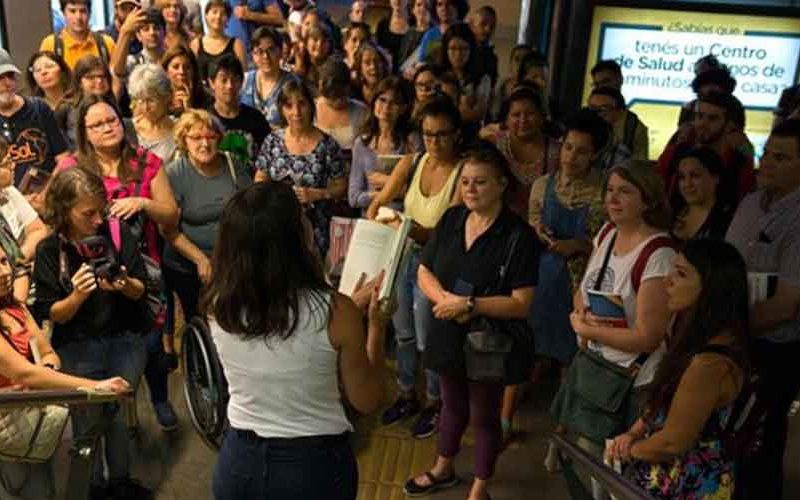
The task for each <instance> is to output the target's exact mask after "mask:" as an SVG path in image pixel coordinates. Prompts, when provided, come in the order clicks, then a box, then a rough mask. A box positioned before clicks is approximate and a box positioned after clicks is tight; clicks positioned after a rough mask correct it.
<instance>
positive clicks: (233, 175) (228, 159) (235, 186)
mask: <svg viewBox="0 0 800 500" xmlns="http://www.w3.org/2000/svg"><path fill="white" fill-rule="evenodd" d="M223 154H224V155H225V161H226V162H227V163H228V172H230V174H231V179H233V190H234V191H237V190H238V189H239V183H238V180H237V178H236V169H234V168H233V160H231V154H230V153H229V152H227V151H225V152H223Z"/></svg>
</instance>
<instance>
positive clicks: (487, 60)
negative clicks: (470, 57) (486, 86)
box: [475, 44, 497, 88]
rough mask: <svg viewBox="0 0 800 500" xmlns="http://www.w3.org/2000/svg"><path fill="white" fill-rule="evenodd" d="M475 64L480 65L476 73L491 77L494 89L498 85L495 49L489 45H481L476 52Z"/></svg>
mask: <svg viewBox="0 0 800 500" xmlns="http://www.w3.org/2000/svg"><path fill="white" fill-rule="evenodd" d="M475 62H476V63H477V65H478V69H477V70H476V73H477V74H479V75H481V76H483V75H489V78H491V79H492V88H494V87H495V85H497V54H495V53H494V47H493V46H491V45H488V44H481V45H478V47H477V48H476V50H475Z"/></svg>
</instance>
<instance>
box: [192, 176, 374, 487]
mask: <svg viewBox="0 0 800 500" xmlns="http://www.w3.org/2000/svg"><path fill="white" fill-rule="evenodd" d="M314 245H315V243H314V239H313V236H312V233H311V227H310V224H309V223H308V221H307V220H306V219H305V216H304V210H303V207H302V205H301V204H300V203H299V202H298V200H297V197H296V196H295V194H294V191H293V190H292V188H290V187H289V186H287V185H285V184H282V183H258V184H255V185H253V186H251V187H249V188H247V189H245V190H243V191H240V192H239V193H237V194H236V195H234V197H233V198H232V199H231V200H230V201H229V202H228V204H227V206H226V208H225V211H224V212H223V215H222V219H221V223H220V232H219V239H218V244H217V246H216V248H215V249H214V257H213V267H214V269H215V273H214V275H213V277H212V280H211V282H210V283H209V286H208V289H207V291H206V293H205V294H204V300H203V304H204V309H205V311H206V312H207V313H208V315H209V316H210V321H211V334H212V336H213V339H214V343H215V344H216V346H217V350H218V352H219V356H220V360H221V362H222V366H223V369H224V371H225V377H226V379H227V381H228V387H229V390H230V401H229V402H228V419H229V421H230V424H231V429H230V431H229V432H228V433H227V434H226V436H225V440H224V441H223V444H222V449H221V450H220V454H219V458H218V460H217V464H216V466H215V468H214V476H213V486H212V489H213V493H214V498H215V499H216V500H240V499H245V498H247V499H252V500H257V499H264V500H266V499H269V500H297V499H303V500H354V499H355V498H356V492H357V487H358V470H357V466H356V461H355V457H354V455H353V450H352V448H351V446H350V444H349V442H348V435H349V433H350V432H352V430H353V427H352V426H351V424H350V422H348V420H347V417H346V415H345V411H344V407H343V405H342V398H343V397H344V398H345V399H346V400H347V401H349V402H350V404H352V405H353V406H354V407H355V408H356V409H357V410H359V411H361V412H364V413H369V412H372V411H375V410H376V409H377V407H378V404H379V403H380V400H381V395H382V392H383V382H382V376H381V374H382V372H383V370H384V368H383V365H384V354H383V344H384V337H383V335H384V329H383V324H384V319H383V316H382V313H381V312H380V309H379V308H380V305H379V304H378V300H377V287H376V288H374V289H373V292H372V299H371V303H370V306H369V322H368V325H369V326H368V329H367V333H366V335H365V332H364V323H363V317H362V313H361V312H360V311H359V309H358V308H357V307H356V306H355V305H354V304H353V302H352V301H351V300H350V299H348V298H347V297H345V296H343V295H341V294H339V293H337V292H336V291H335V290H333V289H332V288H331V287H330V285H329V284H328V283H327V281H326V279H325V275H324V273H323V270H322V262H321V260H319V259H318V258H317V256H316V250H315V249H314ZM340 387H341V388H342V389H343V390H344V394H341V393H340Z"/></svg>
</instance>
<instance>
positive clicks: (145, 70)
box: [128, 64, 172, 101]
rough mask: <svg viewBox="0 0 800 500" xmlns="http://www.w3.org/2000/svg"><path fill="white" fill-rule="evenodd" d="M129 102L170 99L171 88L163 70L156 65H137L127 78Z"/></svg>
mask: <svg viewBox="0 0 800 500" xmlns="http://www.w3.org/2000/svg"><path fill="white" fill-rule="evenodd" d="M128 94H129V95H130V96H131V100H134V101H135V100H137V99H146V98H148V97H170V96H171V95H172V87H171V85H170V82H169V78H168V77H167V72H166V71H164V68H162V67H161V66H159V65H157V64H139V65H138V66H136V68H134V70H133V71H132V72H131V74H130V76H129V78H128Z"/></svg>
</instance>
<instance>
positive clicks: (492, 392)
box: [404, 142, 541, 500]
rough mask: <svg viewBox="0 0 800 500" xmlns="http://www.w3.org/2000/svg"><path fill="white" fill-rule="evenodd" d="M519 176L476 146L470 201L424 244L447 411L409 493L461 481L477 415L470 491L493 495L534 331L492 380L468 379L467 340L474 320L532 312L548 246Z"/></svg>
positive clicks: (431, 361)
mask: <svg viewBox="0 0 800 500" xmlns="http://www.w3.org/2000/svg"><path fill="white" fill-rule="evenodd" d="M513 182H514V179H513V174H511V171H510V168H509V166H508V162H507V161H506V159H505V158H504V157H503V155H502V154H501V153H500V152H499V151H498V150H497V149H496V148H495V147H494V146H492V145H491V144H489V143H486V142H483V143H479V144H478V145H476V146H475V149H473V150H470V151H469V152H467V154H466V156H465V159H464V166H463V169H462V171H461V178H460V180H459V189H460V191H461V198H462V199H463V200H464V205H463V206H456V207H453V208H450V209H449V210H448V211H447V212H445V214H444V215H443V216H442V218H441V219H440V220H439V223H438V224H437V225H436V229H435V230H434V232H433V235H432V236H431V238H430V240H428V244H427V245H426V246H425V249H424V250H423V252H422V261H421V263H420V265H419V271H418V280H419V287H420V288H421V289H422V292H423V293H424V294H425V296H426V297H428V299H429V300H430V301H431V302H432V303H433V304H434V306H433V313H434V315H435V316H436V320H437V321H435V322H434V324H433V325H432V328H431V332H430V334H429V336H428V339H427V346H426V349H425V353H424V359H425V366H426V368H428V369H432V370H435V371H436V372H437V373H438V374H439V377H440V383H441V390H442V409H441V419H440V422H439V442H438V455H437V458H436V461H435V463H434V465H433V467H432V468H431V469H430V470H429V471H427V472H425V473H423V474H421V475H419V476H416V477H414V478H412V479H409V480H408V481H407V482H406V484H405V488H404V491H405V493H406V494H407V495H409V496H422V495H425V494H428V493H432V492H434V491H437V490H440V489H445V488H448V487H451V486H454V485H455V484H457V483H458V477H457V476H456V473H455V467H454V463H453V462H454V460H455V457H456V456H457V455H458V453H459V451H460V448H461V438H462V436H463V434H464V431H465V430H466V428H467V425H468V424H469V423H470V421H471V422H472V425H473V426H474V429H475V440H476V443H475V468H474V472H475V480H474V482H473V483H472V488H471V490H470V493H469V495H468V497H467V498H468V499H469V500H486V499H488V498H490V497H489V494H488V492H487V481H488V480H489V479H490V478H491V477H492V475H493V474H494V466H495V462H496V460H497V456H498V455H499V453H500V450H501V448H502V431H501V423H500V412H499V411H498V410H499V407H500V404H501V401H502V399H503V391H504V384H518V383H520V382H522V381H523V380H525V379H527V378H528V376H529V369H530V365H531V362H532V358H533V349H532V347H533V345H532V340H533V339H532V338H528V339H524V338H522V337H518V338H515V339H514V345H513V349H512V353H511V354H510V355H509V357H508V358H506V359H505V367H506V370H505V376H504V377H503V379H501V380H497V381H492V382H489V381H475V380H471V379H470V378H469V377H468V369H467V364H468V363H467V360H466V356H465V354H464V352H465V347H464V345H465V341H466V338H467V333H468V332H469V331H470V330H469V325H470V320H471V319H473V318H476V317H488V318H492V319H496V320H510V319H525V318H527V316H528V311H529V310H530V305H531V301H532V300H533V294H534V287H535V286H536V283H537V274H538V266H539V263H538V261H539V253H540V251H541V244H540V243H539V242H538V241H537V239H536V236H535V234H534V232H533V230H532V229H531V227H530V226H529V225H528V223H527V222H526V221H525V220H524V219H523V218H521V217H519V216H518V215H516V214H514V213H513V212H512V211H511V210H510V209H509V207H508V205H507V203H506V194H507V193H508V189H509V186H510V185H511V184H513ZM501 272H504V273H505V274H504V275H501Z"/></svg>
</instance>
